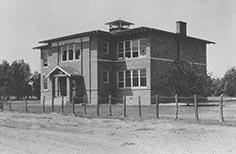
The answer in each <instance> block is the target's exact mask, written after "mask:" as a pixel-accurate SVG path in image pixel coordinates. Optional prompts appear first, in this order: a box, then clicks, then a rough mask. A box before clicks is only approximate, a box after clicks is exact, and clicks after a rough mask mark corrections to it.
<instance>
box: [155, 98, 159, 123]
mask: <svg viewBox="0 0 236 154" xmlns="http://www.w3.org/2000/svg"><path fill="white" fill-rule="evenodd" d="M155 101H156V116H157V119H159V118H160V117H159V96H158V95H156V97H155Z"/></svg>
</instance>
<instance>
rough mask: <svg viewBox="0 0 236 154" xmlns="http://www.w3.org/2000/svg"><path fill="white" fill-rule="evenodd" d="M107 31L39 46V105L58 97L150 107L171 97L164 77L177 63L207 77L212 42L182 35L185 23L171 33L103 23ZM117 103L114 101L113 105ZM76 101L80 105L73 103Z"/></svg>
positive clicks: (74, 36)
mask: <svg viewBox="0 0 236 154" xmlns="http://www.w3.org/2000/svg"><path fill="white" fill-rule="evenodd" d="M106 25H108V26H109V32H107V31H101V30H96V31H89V32H85V33H79V34H74V35H68V36H63V37H58V38H53V39H48V40H44V41H40V42H39V43H43V45H42V46H39V47H35V48H34V49H40V52H41V100H42V97H44V96H45V98H46V103H50V102H51V100H52V98H54V102H55V104H56V103H60V102H61V99H62V96H64V98H65V100H66V101H67V102H71V100H72V99H71V98H72V96H76V97H85V98H86V101H87V103H89V104H96V103H97V101H102V102H104V100H102V99H98V97H101V98H104V97H108V96H109V95H111V96H112V97H117V98H121V97H122V96H123V95H126V96H127V97H126V99H127V104H132V103H135V102H137V99H138V96H141V99H142V104H150V103H151V101H152V100H151V96H154V95H156V94H159V95H170V94H171V92H170V90H169V89H167V88H166V87H165V86H164V85H162V84H161V83H162V80H163V78H162V77H163V74H165V73H166V68H167V67H169V66H171V63H173V62H174V61H175V60H176V59H185V60H186V59H187V60H191V61H192V62H194V63H193V64H194V65H198V66H199V67H201V68H202V70H203V71H204V72H206V47H207V44H211V43H214V42H211V41H207V40H203V39H199V38H195V37H190V36H188V35H187V33H186V32H187V30H186V23H185V22H182V21H178V22H177V23H176V29H177V31H176V33H172V32H167V31H163V30H158V29H154V28H149V27H138V28H130V26H131V25H133V23H130V22H126V21H123V20H116V21H113V22H109V23H106ZM117 101H118V100H117ZM76 102H81V100H80V99H77V100H76Z"/></svg>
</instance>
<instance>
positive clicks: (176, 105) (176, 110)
mask: <svg viewBox="0 0 236 154" xmlns="http://www.w3.org/2000/svg"><path fill="white" fill-rule="evenodd" d="M175 107H176V109H175V120H178V114H179V106H178V94H176V95H175Z"/></svg>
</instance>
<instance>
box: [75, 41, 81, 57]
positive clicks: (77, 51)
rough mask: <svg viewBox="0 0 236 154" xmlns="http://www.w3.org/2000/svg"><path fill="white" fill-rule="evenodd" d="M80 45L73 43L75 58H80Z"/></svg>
mask: <svg viewBox="0 0 236 154" xmlns="http://www.w3.org/2000/svg"><path fill="white" fill-rule="evenodd" d="M80 53H81V46H80V44H75V59H76V60H78V59H80Z"/></svg>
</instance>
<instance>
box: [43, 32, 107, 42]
mask: <svg viewBox="0 0 236 154" xmlns="http://www.w3.org/2000/svg"><path fill="white" fill-rule="evenodd" d="M96 34H102V35H111V33H109V32H105V31H101V30H94V31H88V32H83V33H77V34H72V35H66V36H62V37H57V38H52V39H48V40H44V41H40V42H39V43H50V42H56V41H62V40H68V39H73V38H78V37H83V36H90V35H96Z"/></svg>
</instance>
